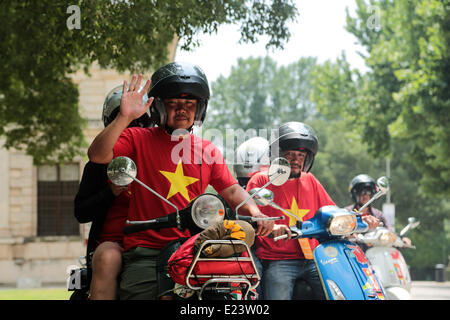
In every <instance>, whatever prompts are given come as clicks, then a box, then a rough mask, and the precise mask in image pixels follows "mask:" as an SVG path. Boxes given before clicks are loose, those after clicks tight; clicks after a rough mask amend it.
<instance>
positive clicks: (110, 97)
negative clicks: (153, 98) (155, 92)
mask: <svg viewBox="0 0 450 320" xmlns="http://www.w3.org/2000/svg"><path fill="white" fill-rule="evenodd" d="M122 91H123V85H119V86H117V87H115V88H114V89H112V90H111V91H110V92H109V93H108V94H107V96H106V99H105V102H104V103H103V112H102V119H103V124H104V125H105V128H106V127H107V126H108V125H109V124H110V123H111V122H112V121H113V120H114V119H115V118H116V117H117V114H118V113H119V111H120V100H121V99H122ZM147 100H148V96H147V94H145V95H144V97H143V98H142V103H144V104H145V103H146V102H147ZM150 124H151V122H150V111H148V110H147V112H146V113H144V114H143V115H142V116H141V117H140V118H138V119H135V120H133V121H132V122H131V123H130V125H129V126H128V127H142V128H145V127H149V126H150Z"/></svg>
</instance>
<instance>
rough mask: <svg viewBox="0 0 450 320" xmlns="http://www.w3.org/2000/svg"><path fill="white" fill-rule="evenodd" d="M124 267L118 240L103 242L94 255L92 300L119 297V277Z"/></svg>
mask: <svg viewBox="0 0 450 320" xmlns="http://www.w3.org/2000/svg"><path fill="white" fill-rule="evenodd" d="M121 267H122V247H121V246H120V245H119V244H118V243H116V242H110V241H106V242H103V243H101V244H100V245H99V246H98V247H97V248H96V249H95V252H94V256H93V257H92V281H91V290H90V291H91V296H90V299H92V300H114V299H116V298H117V277H118V275H119V273H120V270H121Z"/></svg>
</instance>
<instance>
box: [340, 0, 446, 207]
mask: <svg viewBox="0 0 450 320" xmlns="http://www.w3.org/2000/svg"><path fill="white" fill-rule="evenodd" d="M357 5H358V9H357V11H356V15H357V16H356V17H354V18H352V17H349V16H348V17H347V30H348V31H349V32H351V33H352V34H353V35H355V36H356V37H357V39H358V40H359V42H360V43H361V44H362V45H363V46H364V47H365V49H366V50H367V52H368V54H367V56H366V57H365V61H366V64H367V66H368V67H369V71H368V72H367V73H366V74H365V75H364V77H363V79H362V81H360V82H359V83H358V88H359V89H358V95H357V103H356V104H354V105H348V106H344V108H343V111H344V112H345V113H346V114H349V113H352V114H353V115H354V122H355V123H356V124H358V125H359V126H360V127H361V128H363V130H364V137H365V138H366V140H367V141H368V143H369V150H370V151H371V152H372V153H373V154H380V153H381V154H383V155H388V154H389V153H391V152H392V146H393V141H394V140H396V141H399V142H400V143H407V142H411V141H412V148H411V149H410V150H409V151H408V154H407V156H408V158H409V159H410V161H411V162H412V163H413V164H414V165H415V166H416V168H417V171H418V178H419V180H420V188H421V190H422V191H423V192H426V193H428V194H430V195H434V196H441V197H443V198H445V197H448V194H449V192H450V162H449V161H448V159H449V157H450V127H449V125H448V124H449V123H450V87H449V85H450V1H448V0H421V1H382V0H379V1H370V2H369V3H367V2H366V1H362V0H357ZM371 8H375V9H376V10H375V11H374V10H371ZM377 14H378V15H379V23H380V24H379V26H378V28H374V25H373V23H371V21H372V20H373V19H372V18H373V16H374V15H377ZM371 19H372V20H371ZM355 106H357V107H355ZM369 138H370V139H369Z"/></svg>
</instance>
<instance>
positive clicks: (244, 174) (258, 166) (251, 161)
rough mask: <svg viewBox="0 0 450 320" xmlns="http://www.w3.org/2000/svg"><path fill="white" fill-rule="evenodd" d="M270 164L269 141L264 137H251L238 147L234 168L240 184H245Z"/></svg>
mask: <svg viewBox="0 0 450 320" xmlns="http://www.w3.org/2000/svg"><path fill="white" fill-rule="evenodd" d="M269 165H270V159H269V141H267V140H266V139H264V138H262V137H253V138H250V139H248V140H247V141H245V142H244V143H242V144H241V145H240V146H239V147H238V148H237V149H236V163H235V164H234V166H233V169H234V171H235V173H236V177H237V178H238V181H239V184H240V185H245V184H246V183H247V182H248V180H249V179H250V177H251V176H252V175H253V174H255V173H256V172H259V171H261V170H263V169H264V168H267V167H268V166H269Z"/></svg>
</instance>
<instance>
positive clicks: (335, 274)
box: [314, 239, 386, 300]
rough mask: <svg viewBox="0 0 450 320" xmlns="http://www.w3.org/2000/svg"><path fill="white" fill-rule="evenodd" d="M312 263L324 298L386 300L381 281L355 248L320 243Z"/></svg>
mask: <svg viewBox="0 0 450 320" xmlns="http://www.w3.org/2000/svg"><path fill="white" fill-rule="evenodd" d="M314 260H315V262H316V265H317V269H318V271H319V275H320V279H321V281H322V285H323V288H324V290H325V294H326V296H327V299H339V298H340V297H341V298H343V297H345V299H346V300H385V299H386V294H385V292H384V290H383V287H382V286H381V282H380V281H379V280H378V279H377V277H376V276H375V274H374V272H373V269H372V266H371V265H370V262H369V260H368V259H367V257H366V256H365V255H364V252H363V251H362V250H361V248H360V247H359V246H358V245H356V244H354V243H352V242H349V241H347V240H342V239H339V240H332V241H327V242H324V243H322V244H321V245H319V246H318V247H316V248H315V250H314ZM336 292H339V294H336ZM342 296H343V297H342ZM343 299H344V298H343Z"/></svg>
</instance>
